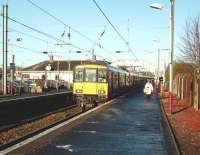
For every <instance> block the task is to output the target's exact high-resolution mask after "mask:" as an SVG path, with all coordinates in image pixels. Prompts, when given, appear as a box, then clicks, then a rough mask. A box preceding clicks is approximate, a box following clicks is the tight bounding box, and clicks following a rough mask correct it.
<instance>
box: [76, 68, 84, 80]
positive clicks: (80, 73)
mask: <svg viewBox="0 0 200 155" xmlns="http://www.w3.org/2000/svg"><path fill="white" fill-rule="evenodd" d="M74 81H75V82H82V81H83V70H80V69H77V70H76V71H75V76H74Z"/></svg>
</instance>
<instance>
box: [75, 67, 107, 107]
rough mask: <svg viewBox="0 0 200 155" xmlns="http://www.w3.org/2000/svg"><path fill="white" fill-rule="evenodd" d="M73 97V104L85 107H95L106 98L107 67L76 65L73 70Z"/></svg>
mask: <svg viewBox="0 0 200 155" xmlns="http://www.w3.org/2000/svg"><path fill="white" fill-rule="evenodd" d="M73 96H74V100H75V102H76V103H77V104H78V105H80V106H81V108H82V110H85V108H86V107H92V106H96V105H97V103H98V102H100V101H105V100H106V99H107V98H108V80H107V67H106V66H104V65H97V64H84V65H78V66H76V67H75V69H74V82H73Z"/></svg>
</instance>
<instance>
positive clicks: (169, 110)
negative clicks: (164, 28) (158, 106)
mask: <svg viewBox="0 0 200 155" xmlns="http://www.w3.org/2000/svg"><path fill="white" fill-rule="evenodd" d="M174 6H175V0H170V41H169V42H170V54H171V60H170V64H169V98H168V112H169V113H170V114H171V113H172V93H173V56H174ZM150 7H151V8H154V9H159V10H162V9H163V6H162V4H160V3H152V4H150Z"/></svg>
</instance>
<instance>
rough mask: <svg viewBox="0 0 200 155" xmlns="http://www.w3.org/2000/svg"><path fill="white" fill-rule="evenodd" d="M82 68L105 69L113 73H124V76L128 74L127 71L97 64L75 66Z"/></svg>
mask: <svg viewBox="0 0 200 155" xmlns="http://www.w3.org/2000/svg"><path fill="white" fill-rule="evenodd" d="M83 67H88V68H96V67H97V68H107V69H108V70H111V71H113V72H119V73H124V74H129V72H128V71H126V70H125V69H123V68H120V67H115V66H111V65H110V64H98V63H93V64H92V63H89V64H81V65H77V66H76V68H83Z"/></svg>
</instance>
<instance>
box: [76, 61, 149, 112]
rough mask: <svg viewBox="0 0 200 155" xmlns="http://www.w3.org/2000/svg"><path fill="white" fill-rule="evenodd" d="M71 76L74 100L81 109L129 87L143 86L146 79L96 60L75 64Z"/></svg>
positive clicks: (95, 104) (104, 100)
mask: <svg viewBox="0 0 200 155" xmlns="http://www.w3.org/2000/svg"><path fill="white" fill-rule="evenodd" d="M73 77H74V78H73V98H74V102H75V103H76V104H78V105H79V106H80V107H81V109H82V111H85V109H86V107H94V106H97V104H98V103H100V102H106V101H107V100H109V99H111V98H113V97H115V96H117V95H119V94H121V93H122V92H125V91H127V90H129V89H131V88H136V87H139V86H143V85H144V82H145V81H146V80H147V77H144V76H139V75H138V74H133V73H130V72H129V71H128V70H126V69H123V68H120V67H114V66H111V65H110V64H100V63H97V62H93V63H89V64H81V65H77V66H75V67H74V73H73Z"/></svg>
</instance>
